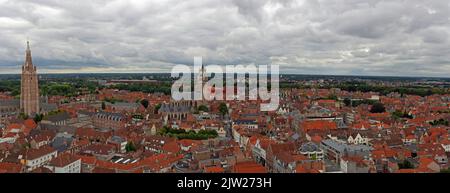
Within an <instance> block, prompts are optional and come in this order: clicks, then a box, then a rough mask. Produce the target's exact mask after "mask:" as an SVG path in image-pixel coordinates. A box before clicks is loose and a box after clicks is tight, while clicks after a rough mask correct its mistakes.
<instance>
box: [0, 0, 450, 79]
mask: <svg viewBox="0 0 450 193" xmlns="http://www.w3.org/2000/svg"><path fill="white" fill-rule="evenodd" d="M449 35H450V4H449V1H448V0H384V1H383V0H158V1H145V0H127V1H125V0H76V1H67V0H0V73H17V72H19V70H20V67H19V66H20V64H21V63H23V60H24V51H25V42H26V40H27V38H29V39H30V42H31V47H32V52H33V58H34V62H35V64H36V65H37V66H38V68H39V72H41V73H43V72H46V73H49V72H50V73H55V72H56V73H65V72H69V73H71V72H170V69H171V67H172V66H173V65H175V64H192V63H193V58H194V56H202V57H203V58H204V62H205V63H207V64H222V65H224V64H250V63H254V64H269V63H275V64H280V65H281V66H280V70H281V71H282V72H289V73H300V74H339V75H402V76H443V77H450V40H449Z"/></svg>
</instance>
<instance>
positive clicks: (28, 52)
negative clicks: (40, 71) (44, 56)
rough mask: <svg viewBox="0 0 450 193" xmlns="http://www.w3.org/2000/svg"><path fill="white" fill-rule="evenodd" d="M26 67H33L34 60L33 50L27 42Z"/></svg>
mask: <svg viewBox="0 0 450 193" xmlns="http://www.w3.org/2000/svg"><path fill="white" fill-rule="evenodd" d="M25 66H33V60H32V59H31V49H30V42H29V41H27V51H26V57H25Z"/></svg>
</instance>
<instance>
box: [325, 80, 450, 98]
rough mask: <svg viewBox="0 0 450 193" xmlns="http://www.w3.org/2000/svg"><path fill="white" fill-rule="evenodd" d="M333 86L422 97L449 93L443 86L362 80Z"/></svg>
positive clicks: (351, 89) (346, 89) (384, 93)
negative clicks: (370, 82)
mask: <svg viewBox="0 0 450 193" xmlns="http://www.w3.org/2000/svg"><path fill="white" fill-rule="evenodd" d="M332 87H335V88H340V89H341V90H345V91H349V92H356V91H360V92H378V93H380V94H382V95H387V94H389V93H393V92H397V93H400V94H401V95H405V94H407V95H418V96H422V97H424V96H430V95H433V94H448V91H447V90H445V89H442V88H423V87H390V86H374V85H368V84H366V83H361V82H346V83H340V84H336V85H334V86H332Z"/></svg>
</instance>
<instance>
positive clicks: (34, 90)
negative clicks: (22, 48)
mask: <svg viewBox="0 0 450 193" xmlns="http://www.w3.org/2000/svg"><path fill="white" fill-rule="evenodd" d="M21 78H22V80H21V87H20V89H21V90H20V91H21V92H20V109H21V111H22V112H23V113H25V114H26V115H34V114H38V113H39V87H38V76H37V72H36V66H34V65H33V60H32V58H31V50H30V43H29V42H28V41H27V50H26V56H25V63H24V64H23V66H22V77H21Z"/></svg>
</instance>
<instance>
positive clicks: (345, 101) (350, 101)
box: [344, 98, 352, 107]
mask: <svg viewBox="0 0 450 193" xmlns="http://www.w3.org/2000/svg"><path fill="white" fill-rule="evenodd" d="M344 104H345V106H347V107H349V106H350V105H351V104H352V100H351V99H349V98H345V99H344Z"/></svg>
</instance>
